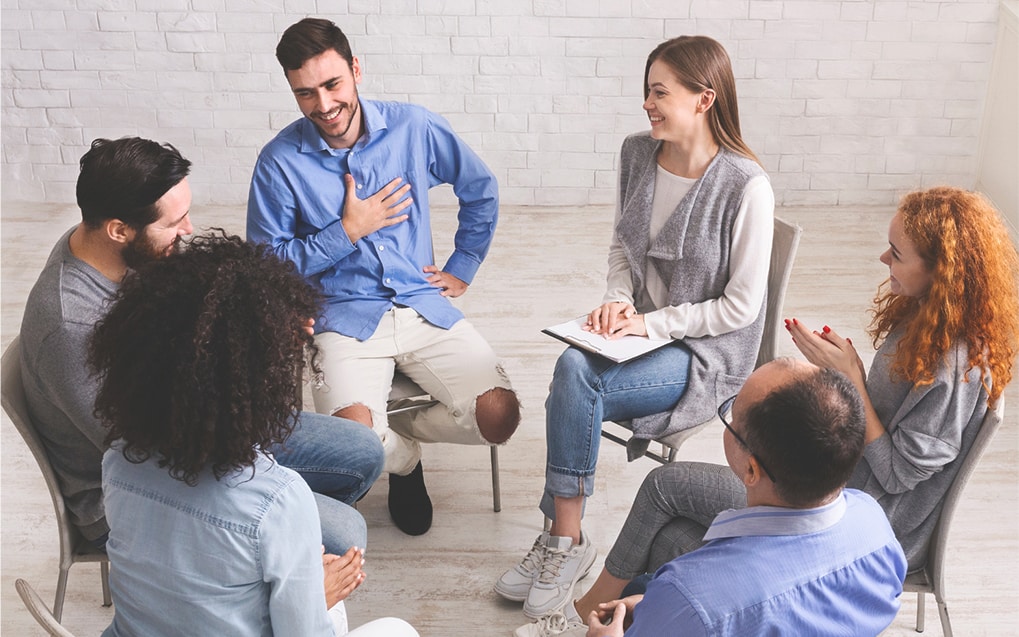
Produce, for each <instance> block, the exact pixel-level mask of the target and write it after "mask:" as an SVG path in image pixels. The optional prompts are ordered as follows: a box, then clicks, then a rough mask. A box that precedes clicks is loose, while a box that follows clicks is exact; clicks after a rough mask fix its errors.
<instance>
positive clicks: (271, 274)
mask: <svg viewBox="0 0 1019 637" xmlns="http://www.w3.org/2000/svg"><path fill="white" fill-rule="evenodd" d="M217 232H218V234H217V233H210V234H208V235H204V236H197V237H195V238H193V239H192V240H191V241H189V242H188V244H187V248H186V249H185V250H184V251H183V252H181V253H179V254H174V255H171V256H168V257H166V258H163V259H159V260H156V261H153V262H151V263H148V264H145V265H144V266H142V267H140V268H139V269H138V270H137V271H135V272H133V273H131V274H129V275H128V276H127V277H126V278H125V279H124V282H123V283H122V284H121V286H120V289H119V290H118V292H117V294H116V296H115V298H114V300H113V303H112V305H111V307H110V310H109V312H108V313H107V315H106V317H105V318H103V320H101V321H100V322H99V323H98V324H97V326H96V330H95V333H94V334H93V335H92V338H91V340H90V342H89V352H88V363H89V366H90V367H91V369H92V371H93V372H94V373H95V374H96V375H97V376H98V379H99V393H98V396H97V397H96V403H95V415H96V417H97V418H99V419H100V420H101V421H102V422H103V423H104V424H106V425H107V426H108V428H109V434H108V435H107V437H106V441H107V444H110V443H113V442H114V441H118V440H120V441H121V442H120V443H118V446H119V447H120V448H121V449H122V450H123V453H124V457H125V458H127V459H128V460H130V461H132V462H144V461H145V460H147V459H148V458H150V457H152V456H155V457H157V458H158V459H159V466H161V467H169V471H170V475H171V476H173V477H174V478H176V479H178V480H182V481H184V482H185V483H187V484H191V485H194V484H195V483H196V481H197V478H198V475H199V473H200V472H201V471H202V470H203V469H205V468H206V467H210V466H211V468H212V470H213V472H214V474H215V476H216V478H217V479H219V478H221V477H223V476H224V475H226V474H227V473H229V472H231V471H234V470H240V469H243V468H245V467H250V466H252V465H253V464H254V461H255V458H256V457H257V455H258V454H259V453H262V450H263V449H266V448H268V447H269V446H270V445H273V444H279V443H283V442H284V441H285V440H286V439H287V437H288V436H289V435H290V432H291V431H292V430H293V427H294V422H295V416H296V413H297V412H298V410H299V409H300V408H301V397H300V393H299V389H300V382H301V381H300V377H299V374H298V370H299V369H301V366H302V365H303V361H304V348H305V346H308V347H310V348H311V349H312V352H314V351H315V350H314V342H313V340H312V337H311V335H310V334H308V333H307V332H306V331H305V329H304V326H305V325H306V323H307V320H308V319H309V318H310V317H314V316H317V315H318V312H319V309H320V306H321V296H320V294H319V293H318V292H317V291H316V290H315V289H314V288H312V287H311V286H310V285H309V284H308V283H307V282H305V280H304V279H303V278H302V277H301V276H300V275H299V274H298V273H297V271H296V269H295V267H294V265H293V264H292V263H291V262H289V261H283V260H281V259H280V258H279V257H277V256H276V255H275V254H273V253H272V251H271V250H270V248H269V247H268V246H265V245H256V244H251V243H247V242H245V241H244V240H243V239H241V238H240V237H236V236H228V235H227V234H226V233H225V232H224V231H223V230H219V229H217Z"/></svg>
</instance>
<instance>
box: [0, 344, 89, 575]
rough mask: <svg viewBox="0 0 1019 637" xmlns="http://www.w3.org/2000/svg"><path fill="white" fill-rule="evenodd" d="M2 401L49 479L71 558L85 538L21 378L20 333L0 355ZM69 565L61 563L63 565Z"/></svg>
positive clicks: (64, 556)
mask: <svg viewBox="0 0 1019 637" xmlns="http://www.w3.org/2000/svg"><path fill="white" fill-rule="evenodd" d="M0 401H2V404H3V409H4V411H5V412H7V415H8V416H9V417H10V419H11V422H12V423H14V428H15V429H17V430H18V433H20V434H21V437H22V438H24V440H25V444H26V445H28V448H29V450H30V451H31V452H32V455H33V456H35V461H36V463H37V464H38V465H39V470H40V471H42V477H43V479H44V480H45V481H46V487H47V488H48V489H49V491H50V498H51V499H52V500H53V510H54V512H56V514H57V532H58V533H59V535H60V555H61V561H64V560H70V558H71V556H72V555H73V554H74V552H75V549H76V548H77V546H78V544H79V543H80V542H83V541H85V540H84V538H83V537H82V536H81V533H79V532H78V528H77V527H76V526H74V524H72V523H71V519H70V516H69V515H68V512H67V507H66V505H65V504H64V496H63V494H62V493H61V492H60V482H59V481H58V480H57V474H56V473H55V472H54V471H53V465H51V464H50V458H49V455H48V454H47V453H46V447H45V446H43V442H42V439H41V438H40V437H39V434H38V432H37V431H36V428H35V424H34V423H33V422H32V416H31V414H30V413H29V411H28V399H27V398H26V397H25V386H24V384H23V382H22V379H21V337H20V336H16V337H15V338H14V340H13V341H11V344H10V345H8V346H7V349H6V350H5V351H4V354H3V358H2V359H0ZM69 565H70V564H62V565H61V566H62V567H67V566H69Z"/></svg>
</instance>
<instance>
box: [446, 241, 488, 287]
mask: <svg viewBox="0 0 1019 637" xmlns="http://www.w3.org/2000/svg"><path fill="white" fill-rule="evenodd" d="M480 267H481V263H480V262H479V261H477V260H476V259H474V257H471V256H469V255H467V254H464V253H463V252H460V251H458V250H454V251H453V254H451V255H450V257H449V261H446V265H445V266H443V268H442V271H443V272H446V273H449V274H452V275H453V276H455V277H456V278H458V279H460V280H461V281H463V282H464V283H466V284H467V285H470V284H471V282H472V281H473V280H474V275H476V274H477V273H478V268H480Z"/></svg>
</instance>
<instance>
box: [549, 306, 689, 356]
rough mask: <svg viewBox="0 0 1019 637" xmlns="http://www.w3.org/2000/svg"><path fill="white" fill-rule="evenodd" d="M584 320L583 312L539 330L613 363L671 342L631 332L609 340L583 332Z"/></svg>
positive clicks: (585, 316) (651, 350)
mask: <svg viewBox="0 0 1019 637" xmlns="http://www.w3.org/2000/svg"><path fill="white" fill-rule="evenodd" d="M586 322H587V315H586V314H585V315H584V316H581V317H579V318H575V319H573V320H570V321H566V322H565V323H560V324H558V325H553V326H551V327H546V328H545V329H543V330H541V331H542V333H543V334H548V335H549V336H551V337H552V338H556V339H559V340H560V341H562V342H564V343H566V344H568V345H573V346H574V347H579V348H580V349H582V350H586V351H588V352H593V353H595V354H598V355H599V356H603V357H605V358H607V359H609V360H610V361H612V362H614V363H624V362H626V361H628V360H632V359H634V358H637V357H638V356H643V355H644V354H647V353H648V352H653V351H654V350H656V349H658V348H659V347H664V346H665V345H668V344H669V343H671V342H672V339H670V338H666V339H652V338H648V337H646V336H635V335H633V334H627V335H626V336H624V337H623V338H620V339H616V340H613V341H610V340H608V339H606V338H605V337H604V336H602V335H600V334H592V333H591V332H585V331H584V330H583V329H582V326H583V325H584V324H585V323H586Z"/></svg>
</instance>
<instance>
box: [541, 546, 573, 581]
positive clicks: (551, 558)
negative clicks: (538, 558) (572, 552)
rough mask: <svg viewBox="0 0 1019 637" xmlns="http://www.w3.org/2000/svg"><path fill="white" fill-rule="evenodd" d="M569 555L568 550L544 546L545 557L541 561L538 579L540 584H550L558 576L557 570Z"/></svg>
mask: <svg viewBox="0 0 1019 637" xmlns="http://www.w3.org/2000/svg"><path fill="white" fill-rule="evenodd" d="M568 557H569V551H563V550H561V549H554V548H551V547H545V559H544V561H542V563H541V573H540V574H539V575H538V581H539V582H541V583H542V584H552V583H554V582H555V580H556V578H557V577H559V571H560V570H561V569H562V567H563V564H565V563H566V560H567V558H568Z"/></svg>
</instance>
